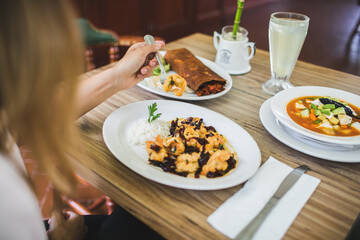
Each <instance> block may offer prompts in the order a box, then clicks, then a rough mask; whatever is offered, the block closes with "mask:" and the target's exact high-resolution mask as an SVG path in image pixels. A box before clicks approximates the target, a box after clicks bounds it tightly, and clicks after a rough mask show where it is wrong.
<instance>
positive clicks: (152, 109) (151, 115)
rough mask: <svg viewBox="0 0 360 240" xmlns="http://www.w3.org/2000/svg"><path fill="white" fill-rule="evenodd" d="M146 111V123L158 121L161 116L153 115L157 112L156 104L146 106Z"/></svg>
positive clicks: (159, 114)
mask: <svg viewBox="0 0 360 240" xmlns="http://www.w3.org/2000/svg"><path fill="white" fill-rule="evenodd" d="M148 109H149V118H148V123H151V122H152V121H155V119H158V118H159V117H160V116H161V113H158V114H156V115H154V114H155V112H156V111H157V110H158V109H157V104H156V102H155V103H153V104H152V105H150V106H148Z"/></svg>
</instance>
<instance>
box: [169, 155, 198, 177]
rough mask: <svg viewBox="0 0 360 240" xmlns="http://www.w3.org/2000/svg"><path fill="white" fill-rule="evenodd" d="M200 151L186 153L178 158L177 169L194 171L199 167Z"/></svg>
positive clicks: (178, 170) (179, 170)
mask: <svg viewBox="0 0 360 240" xmlns="http://www.w3.org/2000/svg"><path fill="white" fill-rule="evenodd" d="M199 157H200V154H199V153H196V152H193V153H192V154H188V153H184V154H181V155H180V156H178V157H177V158H176V162H175V164H176V171H177V172H188V173H193V172H196V170H197V169H198V168H199V162H198V159H199Z"/></svg>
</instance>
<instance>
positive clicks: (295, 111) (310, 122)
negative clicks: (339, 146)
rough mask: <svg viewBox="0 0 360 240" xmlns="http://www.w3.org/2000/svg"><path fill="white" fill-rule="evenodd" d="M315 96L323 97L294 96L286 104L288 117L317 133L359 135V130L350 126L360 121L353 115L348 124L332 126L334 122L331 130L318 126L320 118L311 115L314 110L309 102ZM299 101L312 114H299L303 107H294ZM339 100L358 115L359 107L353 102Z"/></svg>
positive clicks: (344, 135) (320, 121) (346, 135)
mask: <svg viewBox="0 0 360 240" xmlns="http://www.w3.org/2000/svg"><path fill="white" fill-rule="evenodd" d="M317 98H323V97H321V96H304V97H299V98H295V99H293V100H291V101H290V102H289V103H288V105H287V106H286V111H287V113H288V115H289V116H290V118H291V119H292V120H293V121H294V122H296V123H297V124H299V125H300V126H302V127H304V128H306V129H309V130H311V131H314V132H317V133H321V134H325V135H330V136H342V137H349V136H358V135H360V131H359V130H358V129H357V128H356V127H353V126H351V124H353V123H355V122H359V123H360V120H359V119H356V118H354V117H352V122H351V124H348V125H340V124H337V126H336V127H334V126H335V124H334V125H332V126H333V130H331V128H330V129H325V128H324V127H322V126H320V125H321V123H322V120H319V119H318V118H317V117H316V116H314V115H313V114H314V111H312V110H311V108H312V107H311V103H310V102H311V101H312V100H315V99H317ZM326 98H328V97H326ZM300 101H301V103H302V104H303V105H304V106H305V107H306V108H307V109H309V113H310V115H312V116H309V117H303V115H301V111H302V110H304V109H299V108H296V103H299V102H300ZM340 102H341V103H346V104H348V106H349V107H351V109H352V110H353V111H354V112H355V113H356V114H357V116H358V117H360V108H359V107H357V106H354V105H353V104H351V103H348V102H345V101H342V100H340ZM314 117H315V118H314Z"/></svg>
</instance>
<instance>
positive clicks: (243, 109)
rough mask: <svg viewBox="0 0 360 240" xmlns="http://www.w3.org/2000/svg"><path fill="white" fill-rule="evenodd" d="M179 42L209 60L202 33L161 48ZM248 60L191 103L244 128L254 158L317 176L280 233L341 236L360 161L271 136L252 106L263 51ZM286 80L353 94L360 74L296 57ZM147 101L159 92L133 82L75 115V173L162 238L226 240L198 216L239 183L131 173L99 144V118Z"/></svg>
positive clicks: (353, 212)
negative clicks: (179, 182)
mask: <svg viewBox="0 0 360 240" xmlns="http://www.w3.org/2000/svg"><path fill="white" fill-rule="evenodd" d="M180 47H186V48H188V49H189V50H190V51H192V52H193V53H194V54H195V55H198V56H201V57H205V58H207V59H209V60H212V61H214V59H215V49H214V47H213V46H212V37H210V36H206V35H203V34H193V35H191V36H188V37H185V38H182V39H179V40H177V41H175V42H171V43H169V44H167V45H166V47H165V48H166V49H174V48H180ZM314 54H316V53H314ZM251 66H252V70H251V72H250V73H248V74H245V75H240V76H232V79H233V87H232V89H231V90H230V91H229V92H228V93H227V94H225V95H224V96H222V97H220V98H216V99H212V100H207V101H194V102H191V103H193V104H196V105H198V106H203V107H206V108H208V109H211V110H213V111H216V112H218V113H221V114H223V115H224V116H226V117H228V118H229V119H231V120H233V121H235V122H236V123H238V124H239V125H240V126H242V127H243V128H244V129H246V131H248V132H249V133H250V134H251V135H252V136H253V138H254V139H255V141H256V142H257V144H258V145H259V148H260V150H261V155H262V162H264V161H266V160H267V159H268V157H269V156H273V157H275V158H277V159H278V160H280V161H281V162H284V163H286V164H288V165H289V166H291V167H297V166H298V165H300V164H306V165H308V166H309V167H310V168H311V171H309V172H308V174H310V175H312V176H315V177H317V178H319V179H321V183H320V184H319V186H318V187H317V189H316V191H315V192H314V194H313V195H312V196H311V198H310V199H309V201H308V202H307V204H306V205H305V206H304V208H303V209H302V211H301V212H300V214H299V215H298V216H297V218H296V219H295V221H294V222H293V224H292V225H291V227H290V228H289V230H288V231H287V233H286V235H285V239H343V238H344V237H345V236H346V235H347V233H348V231H349V230H350V228H351V225H352V224H353V222H354V221H355V219H356V216H357V215H358V214H359V211H360V163H352V164H349V163H340V162H339V163H338V162H332V161H325V160H322V159H319V158H315V157H312V156H309V155H306V154H303V153H301V152H298V151H296V150H294V149H292V148H290V147H287V146H286V145H284V144H282V143H281V142H279V141H278V140H276V139H275V138H274V137H272V136H271V135H270V134H269V133H268V132H267V131H266V130H265V129H264V127H263V126H262V124H261V122H260V119H259V109H260V106H261V104H262V103H263V102H264V101H265V100H267V99H268V98H269V97H270V96H269V95H267V94H266V93H265V92H264V91H263V90H262V88H261V85H262V84H263V83H264V82H265V81H266V80H268V79H269V78H270V66H269V53H268V52H266V51H263V50H260V49H258V50H257V52H256V55H255V57H254V58H253V59H252V60H251ZM109 67H110V66H105V67H103V68H100V69H96V70H93V71H91V72H88V73H86V74H85V76H91V75H93V74H96V73H98V72H100V71H103V70H104V69H106V68H109ZM291 82H292V83H293V84H294V85H296V86H302V85H318V86H326V87H333V88H338V89H343V90H346V91H349V92H352V93H356V94H359V93H360V77H358V76H354V75H350V74H345V73H342V72H339V71H335V70H332V69H328V68H324V67H320V66H315V65H312V64H309V63H305V62H301V61H298V63H297V64H296V67H295V69H294V72H293V74H292V76H291ZM150 99H164V98H163V97H160V96H158V95H155V94H153V93H150V92H148V91H145V90H143V89H142V88H140V87H137V86H135V87H133V88H131V89H129V90H126V91H122V92H119V93H117V94H116V95H114V96H113V97H111V98H110V99H108V100H107V101H106V102H104V103H102V104H101V105H99V106H98V107H96V108H95V109H93V110H92V111H90V112H89V113H87V114H86V115H84V116H83V117H82V118H81V119H80V120H79V121H80V124H81V128H82V133H83V135H84V136H85V138H86V140H87V141H86V145H87V146H86V147H87V150H88V151H89V154H90V157H89V158H88V159H86V161H84V162H81V163H79V164H78V167H77V171H78V174H79V175H80V176H81V177H83V178H84V179H85V180H86V181H88V182H89V183H90V184H92V185H94V186H95V187H96V188H98V189H99V190H101V191H102V192H103V193H104V194H106V195H108V196H109V197H111V198H112V199H113V200H114V201H116V202H117V203H118V204H119V205H121V206H122V207H124V208H125V209H127V210H128V211H129V212H130V213H132V214H133V215H135V216H136V217H138V218H139V219H140V220H142V221H143V222H144V223H146V224H147V225H148V226H150V227H151V228H153V229H154V230H155V231H157V232H159V233H160V234H161V235H163V236H164V237H165V238H167V239H227V238H226V237H225V236H224V235H223V234H221V233H219V232H217V231H216V230H215V229H213V228H212V227H211V226H210V225H209V224H208V222H207V221H206V219H207V217H208V216H209V215H210V214H211V213H212V212H213V211H214V210H215V209H216V208H218V207H219V206H220V205H221V204H222V203H223V202H224V201H225V200H226V199H228V198H229V197H231V196H232V195H233V194H234V193H235V192H237V191H239V189H241V188H242V185H239V186H235V187H232V188H229V189H224V190H216V191H194V190H183V189H177V188H173V187H168V186H165V185H162V184H159V183H155V182H153V181H150V180H148V179H145V178H144V177H142V176H140V175H138V174H136V173H135V172H133V171H131V170H130V169H128V168H127V167H126V166H124V165H123V164H122V163H120V162H119V161H118V160H117V159H116V158H115V157H114V156H113V155H112V154H111V153H110V151H109V150H108V149H107V147H106V145H105V143H104V141H103V137H102V125H103V122H104V120H105V119H106V117H107V116H108V115H109V114H110V113H111V112H113V111H114V110H115V109H117V108H119V107H121V106H124V105H126V104H129V103H133V102H137V101H142V100H150ZM165 99H166V98H165ZM359 158H360V156H359Z"/></svg>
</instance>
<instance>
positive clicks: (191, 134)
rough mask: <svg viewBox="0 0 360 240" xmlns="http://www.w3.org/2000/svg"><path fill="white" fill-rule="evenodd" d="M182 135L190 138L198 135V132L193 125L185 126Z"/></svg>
mask: <svg viewBox="0 0 360 240" xmlns="http://www.w3.org/2000/svg"><path fill="white" fill-rule="evenodd" d="M184 137H185V138H186V139H190V138H193V137H199V133H198V132H197V131H195V126H187V127H185V130H184Z"/></svg>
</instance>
